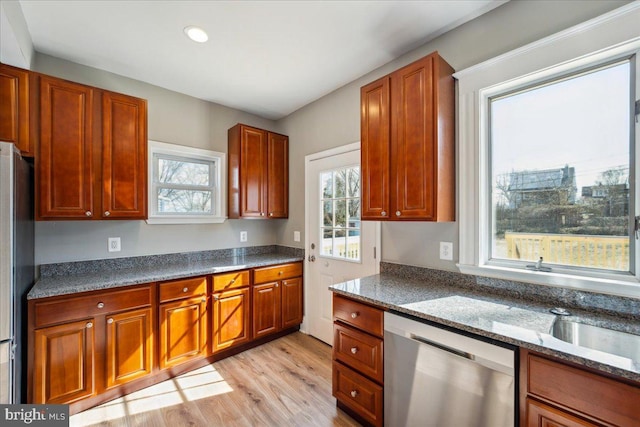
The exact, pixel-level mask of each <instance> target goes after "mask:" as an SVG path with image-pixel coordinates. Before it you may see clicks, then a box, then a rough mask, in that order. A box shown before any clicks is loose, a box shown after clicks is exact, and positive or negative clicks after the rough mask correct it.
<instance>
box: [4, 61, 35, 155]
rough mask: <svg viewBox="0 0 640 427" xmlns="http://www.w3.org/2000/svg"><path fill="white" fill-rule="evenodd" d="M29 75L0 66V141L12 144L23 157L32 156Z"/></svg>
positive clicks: (9, 67)
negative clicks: (0, 101)
mask: <svg viewBox="0 0 640 427" xmlns="http://www.w3.org/2000/svg"><path fill="white" fill-rule="evenodd" d="M30 79H31V76H30V73H29V71H27V70H22V69H20V68H15V67H11V66H8V65H5V64H0V99H2V103H1V104H0V141H5V142H13V143H14V144H15V146H16V147H17V148H18V149H19V150H20V151H21V152H22V154H23V155H27V156H28V155H33V147H32V146H31V137H32V135H31V134H30V126H29V124H30V115H29V113H30V111H29V105H30V91H31V89H33V90H35V88H31V87H30V83H31V82H30Z"/></svg>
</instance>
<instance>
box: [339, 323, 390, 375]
mask: <svg viewBox="0 0 640 427" xmlns="http://www.w3.org/2000/svg"><path fill="white" fill-rule="evenodd" d="M382 354H383V346H382V339H380V338H375V337H372V336H371V335H367V334H365V333H363V332H359V331H357V330H355V329H352V328H349V327H346V326H342V325H340V324H338V323H334V325H333V358H334V359H335V360H339V361H341V362H342V363H344V364H345V365H348V366H349V367H351V368H353V369H355V370H356V371H358V372H360V373H362V374H364V375H366V376H368V377H369V378H371V379H373V380H375V381H377V382H379V383H382V381H383V379H384V377H383V363H382Z"/></svg>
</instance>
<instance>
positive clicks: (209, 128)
mask: <svg viewBox="0 0 640 427" xmlns="http://www.w3.org/2000/svg"><path fill="white" fill-rule="evenodd" d="M32 69H33V70H34V71H38V72H42V73H45V74H49V75H52V76H56V77H60V78H64V79H68V80H72V81H75V82H79V83H83V84H88V85H92V86H96V87H100V88H103V89H108V90H112V91H115V92H121V93H126V94H129V95H133V96H137V97H140V98H145V99H146V100H147V103H148V104H147V105H148V133H149V139H153V140H157V141H162V142H169V143H173V144H179V145H187V146H191V147H198V148H204V149H210V150H215V151H222V152H226V151H227V129H229V128H230V127H231V126H233V125H234V124H236V123H238V122H242V123H247V124H249V125H253V126H257V127H263V128H267V129H272V130H274V131H278V130H279V128H278V126H277V124H276V123H274V122H273V121H271V120H267V119H263V118H260V117H257V116H254V115H251V114H248V113H244V112H242V111H238V110H234V109H232V108H227V107H224V106H221V105H218V104H213V103H211V102H207V101H203V100H200V99H196V98H193V97H191V96H187V95H182V94H180V93H177V92H172V91H170V90H166V89H163V88H160V87H158V86H153V85H150V84H147V83H143V82H140V81H137V80H132V79H129V78H125V77H122V76H119V75H116V74H112V73H108V72H105V71H102V70H97V69H95V68H90V67H85V66H83V65H78V64H75V63H72V62H69V61H64V60H61V59H58V58H54V57H51V56H47V55H43V54H36V57H35V61H34V65H33V67H32ZM281 221H283V220H276V221H251V220H228V221H226V222H225V223H223V224H203V225H148V224H147V223H145V222H144V221H91V222H87V221H41V222H37V223H36V264H47V263H52V262H65V261H79V260H88V259H98V258H114V257H125V256H138V255H151V254H163V253H172V252H188V251H200V250H210V249H223V248H231V247H240V246H247V245H272V244H275V243H276V242H277V237H276V232H275V230H276V229H277V227H278V226H279V222H281ZM240 231H247V233H248V237H249V239H248V242H247V243H242V244H240V238H239V237H240ZM108 237H120V238H121V241H122V251H121V252H108V251H107V238H108Z"/></svg>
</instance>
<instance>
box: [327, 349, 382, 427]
mask: <svg viewBox="0 0 640 427" xmlns="http://www.w3.org/2000/svg"><path fill="white" fill-rule="evenodd" d="M333 396H334V397H335V398H336V399H338V400H339V401H340V402H342V403H343V404H344V405H346V406H348V407H349V408H350V409H352V410H353V411H355V412H357V413H358V414H359V415H360V416H361V417H362V418H364V419H365V420H366V421H368V422H370V423H371V424H373V425H376V426H381V425H382V421H383V418H382V408H383V403H382V402H383V400H382V398H383V390H382V387H380V386H379V385H377V384H376V383H374V382H373V381H370V380H368V379H367V378H365V377H363V376H362V375H360V374H358V373H357V372H355V371H353V370H351V369H349V368H347V367H346V366H344V365H342V364H341V363H340V362H336V361H334V362H333Z"/></svg>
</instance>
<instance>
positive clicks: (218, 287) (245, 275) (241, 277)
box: [213, 270, 251, 292]
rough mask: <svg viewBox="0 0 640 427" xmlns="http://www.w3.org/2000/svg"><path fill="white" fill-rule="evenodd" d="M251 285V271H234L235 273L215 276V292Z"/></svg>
mask: <svg viewBox="0 0 640 427" xmlns="http://www.w3.org/2000/svg"><path fill="white" fill-rule="evenodd" d="M250 284H251V279H250V275H249V270H244V271H234V272H233V273H224V274H216V275H215V276H213V292H219V291H226V290H229V289H237V288H242V287H244V286H249V285H250Z"/></svg>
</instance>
